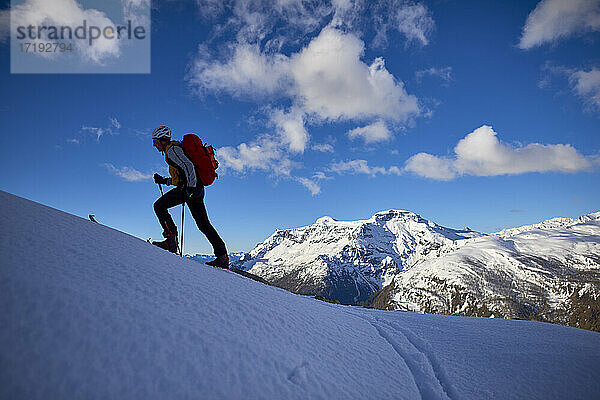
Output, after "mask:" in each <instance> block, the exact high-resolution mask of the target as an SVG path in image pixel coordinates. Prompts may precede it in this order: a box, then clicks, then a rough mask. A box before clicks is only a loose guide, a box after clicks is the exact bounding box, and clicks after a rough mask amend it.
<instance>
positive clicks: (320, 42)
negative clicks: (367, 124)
mask: <svg viewBox="0 0 600 400" xmlns="http://www.w3.org/2000/svg"><path fill="white" fill-rule="evenodd" d="M231 46H232V56H231V58H230V59H229V60H228V61H226V62H219V61H214V60H212V59H210V58H208V57H207V55H206V54H207V50H206V49H205V50H203V51H201V52H200V53H201V55H200V56H199V57H198V58H197V60H196V61H195V63H194V65H193V66H192V70H191V74H190V76H189V77H188V80H189V81H190V83H191V84H192V85H193V86H195V87H197V88H198V89H199V90H200V91H207V90H210V91H214V92H219V91H225V92H227V93H229V94H231V95H233V96H252V97H260V96H273V95H274V96H277V97H287V98H289V99H290V100H291V101H292V102H293V103H294V107H295V108H296V109H298V110H303V111H304V112H305V113H308V114H314V115H316V116H318V117H319V118H321V119H325V120H338V119H339V120H352V119H365V118H373V117H379V118H384V119H387V120H391V121H394V122H406V121H407V120H408V119H410V118H412V117H415V116H417V115H418V114H419V112H420V109H419V105H418V101H417V98H416V97H415V96H414V95H409V94H408V93H407V92H406V90H405V89H404V84H403V83H402V82H401V81H398V80H397V79H396V78H395V77H394V76H393V75H392V74H391V73H390V72H389V71H388V70H387V69H386V68H385V62H384V60H383V58H376V59H375V60H374V61H373V63H372V64H371V65H367V64H365V63H364V62H363V61H362V60H361V57H362V56H363V55H364V43H363V42H362V41H361V40H360V39H358V37H356V36H355V35H353V34H350V33H343V32H342V31H340V30H338V29H334V28H331V27H327V28H325V29H323V30H322V31H321V33H320V34H319V35H318V36H317V37H316V38H314V39H313V40H312V41H311V42H310V43H309V45H308V46H307V47H305V48H304V49H302V50H301V51H299V52H298V53H295V54H292V55H291V56H290V57H287V56H285V55H283V54H279V53H276V54H268V53H265V52H261V51H260V50H259V48H258V46H257V45H250V44H247V43H236V44H232V45H231Z"/></svg>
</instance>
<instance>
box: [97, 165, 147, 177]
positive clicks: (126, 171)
mask: <svg viewBox="0 0 600 400" xmlns="http://www.w3.org/2000/svg"><path fill="white" fill-rule="evenodd" d="M102 166H104V167H105V168H106V169H108V171H110V172H111V173H113V174H115V175H117V176H119V177H121V178H123V179H124V180H126V181H128V182H138V181H144V180H148V179H150V178H152V174H144V173H142V172H140V171H138V170H136V169H134V168H131V167H115V166H114V165H113V164H109V163H106V164H102Z"/></svg>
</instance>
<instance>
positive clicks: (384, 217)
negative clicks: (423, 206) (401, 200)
mask: <svg viewBox="0 0 600 400" xmlns="http://www.w3.org/2000/svg"><path fill="white" fill-rule="evenodd" d="M397 218H402V219H413V220H415V219H421V217H420V216H419V215H417V214H415V213H413V212H410V211H406V210H393V209H391V210H387V211H379V212H377V213H375V214H374V215H373V217H371V219H372V220H375V221H390V220H392V219H397Z"/></svg>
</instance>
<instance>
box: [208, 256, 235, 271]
mask: <svg viewBox="0 0 600 400" xmlns="http://www.w3.org/2000/svg"><path fill="white" fill-rule="evenodd" d="M205 264H206V265H210V266H211V267H217V268H223V269H229V256H228V255H227V254H225V255H222V256H218V257H217V258H215V259H214V260H212V261H209V262H207V263H205Z"/></svg>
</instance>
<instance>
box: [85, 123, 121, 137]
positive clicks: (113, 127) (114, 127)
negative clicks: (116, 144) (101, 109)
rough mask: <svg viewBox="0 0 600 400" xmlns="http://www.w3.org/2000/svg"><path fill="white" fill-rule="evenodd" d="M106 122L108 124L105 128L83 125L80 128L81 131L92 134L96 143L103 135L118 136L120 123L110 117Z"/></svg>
mask: <svg viewBox="0 0 600 400" xmlns="http://www.w3.org/2000/svg"><path fill="white" fill-rule="evenodd" d="M108 120H109V122H108V124H107V125H106V126H105V127H95V126H86V125H84V126H82V127H81V130H82V131H84V132H90V133H91V134H93V135H94V136H95V137H96V141H98V142H99V141H100V138H101V137H102V136H104V135H118V134H119V132H120V131H119V129H120V128H121V123H120V122H119V121H118V120H117V119H116V118H115V117H110V118H109V119H108Z"/></svg>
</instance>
